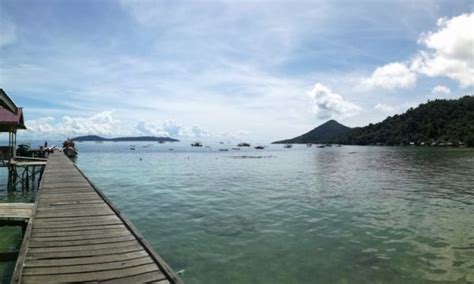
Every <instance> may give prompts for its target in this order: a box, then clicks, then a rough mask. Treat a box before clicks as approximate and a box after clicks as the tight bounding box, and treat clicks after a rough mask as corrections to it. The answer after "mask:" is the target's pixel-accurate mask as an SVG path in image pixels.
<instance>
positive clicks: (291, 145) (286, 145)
mask: <svg viewBox="0 0 474 284" xmlns="http://www.w3.org/2000/svg"><path fill="white" fill-rule="evenodd" d="M292 147H293V144H285V146H283V148H287V149H290V148H292Z"/></svg>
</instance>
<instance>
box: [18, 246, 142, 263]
mask: <svg viewBox="0 0 474 284" xmlns="http://www.w3.org/2000/svg"><path fill="white" fill-rule="evenodd" d="M144 256H148V253H147V252H146V251H144V250H140V251H133V252H126V253H117V254H111V255H100V256H89V257H75V258H61V259H41V260H30V261H28V262H26V263H25V267H48V266H68V265H81V264H100V263H107V262H114V261H120V260H131V259H135V258H140V257H144Z"/></svg>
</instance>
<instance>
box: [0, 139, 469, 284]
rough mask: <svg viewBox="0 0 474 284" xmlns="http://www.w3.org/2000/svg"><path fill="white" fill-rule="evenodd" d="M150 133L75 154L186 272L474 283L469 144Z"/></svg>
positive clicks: (269, 278) (269, 279)
mask: <svg viewBox="0 0 474 284" xmlns="http://www.w3.org/2000/svg"><path fill="white" fill-rule="evenodd" d="M129 144H136V150H135V151H131V150H129ZM148 144H150V143H103V144H95V143H78V145H77V146H78V148H79V151H80V154H79V158H78V159H77V164H78V165H79V167H80V168H81V169H82V170H83V171H84V172H85V173H86V174H87V176H88V177H89V178H90V179H91V180H92V181H93V182H94V183H95V184H96V185H97V186H98V187H99V188H101V189H102V190H103V191H104V192H105V193H106V194H107V196H109V198H110V199H111V200H112V201H113V202H114V203H115V204H116V205H117V206H118V207H119V208H120V210H121V211H122V212H124V213H125V214H126V216H127V217H129V219H131V220H132V222H133V223H134V224H135V225H136V226H137V227H138V228H139V230H140V231H141V232H142V233H143V234H144V236H145V237H146V239H147V240H148V241H149V242H150V243H151V244H152V246H153V247H154V248H155V249H156V250H157V251H158V253H159V254H160V255H161V256H162V257H163V258H164V259H165V260H166V261H167V262H168V263H169V264H170V265H171V266H172V267H173V269H175V270H184V274H183V275H182V278H183V280H184V281H185V282H186V283H444V282H453V283H469V282H474V150H473V149H448V148H418V147H357V146H344V147H331V148H324V149H318V148H315V147H312V148H307V147H306V146H295V147H293V148H292V149H283V148H282V146H281V145H272V146H271V147H270V148H267V149H265V150H254V149H253V148H251V149H246V148H242V149H241V150H240V151H233V150H229V151H228V152H220V151H218V148H223V147H228V148H231V147H232V146H230V145H213V146H212V148H211V149H208V148H204V147H203V148H191V147H189V143H176V144H157V143H152V146H149V147H147V146H146V145H148ZM144 146H145V147H144ZM169 148H173V149H174V151H169ZM242 156H262V157H260V158H243V157H242ZM140 159H141V160H140ZM2 193H4V192H0V194H2ZM1 196H3V199H5V195H0V198H1ZM0 232H1V236H0V244H1V243H3V244H10V245H12V243H14V242H15V236H16V235H15V233H12V232H5V231H0ZM2 247H3V246H1V245H0V248H2ZM1 269H2V266H0V273H2V270H1ZM4 270H5V271H6V270H8V269H4ZM3 273H4V274H5V273H6V272H3Z"/></svg>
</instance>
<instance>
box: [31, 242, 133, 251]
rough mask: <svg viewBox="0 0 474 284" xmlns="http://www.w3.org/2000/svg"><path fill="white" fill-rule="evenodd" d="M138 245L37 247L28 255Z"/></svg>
mask: <svg viewBox="0 0 474 284" xmlns="http://www.w3.org/2000/svg"><path fill="white" fill-rule="evenodd" d="M135 244H138V242H137V241H136V240H131V241H124V242H116V243H105V244H92V245H82V246H74V245H71V246H65V247H39V248H32V247H30V253H32V254H34V253H43V252H44V253H48V252H66V251H69V252H72V251H83V250H95V249H107V248H119V247H128V246H132V245H135Z"/></svg>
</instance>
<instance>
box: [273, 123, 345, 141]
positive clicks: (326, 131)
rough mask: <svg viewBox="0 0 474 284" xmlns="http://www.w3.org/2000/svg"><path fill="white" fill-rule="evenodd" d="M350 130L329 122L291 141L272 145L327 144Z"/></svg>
mask: <svg viewBox="0 0 474 284" xmlns="http://www.w3.org/2000/svg"><path fill="white" fill-rule="evenodd" d="M350 130H351V128H350V127H347V126H345V125H342V124H340V123H339V122H337V121H335V120H329V121H327V122H325V123H323V124H321V125H320V126H318V127H316V128H314V129H313V130H311V131H308V132H306V133H305V134H303V135H300V136H298V137H295V138H292V139H286V140H281V141H276V142H273V143H272V144H286V143H295V144H305V143H328V142H331V141H332V140H333V139H335V138H336V137H338V136H340V135H342V134H345V133H347V132H348V131H350Z"/></svg>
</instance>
